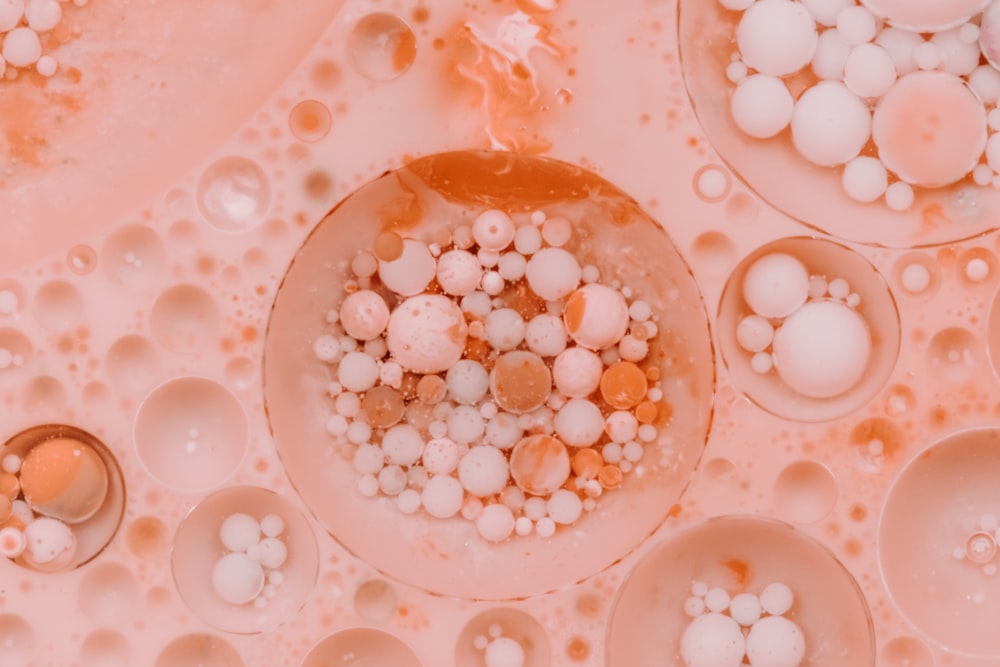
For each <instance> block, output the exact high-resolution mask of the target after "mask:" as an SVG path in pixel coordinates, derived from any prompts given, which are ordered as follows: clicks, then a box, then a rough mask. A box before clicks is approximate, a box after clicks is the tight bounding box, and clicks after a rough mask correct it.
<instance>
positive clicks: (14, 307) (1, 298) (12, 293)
mask: <svg viewBox="0 0 1000 667" xmlns="http://www.w3.org/2000/svg"><path fill="white" fill-rule="evenodd" d="M27 303H28V291H27V290H26V289H24V286H23V285H21V283H19V282H17V281H16V280H14V279H12V278H2V279H0V318H4V317H15V318H16V317H19V316H20V314H21V312H22V311H23V310H24V306H25V305H26V304H27Z"/></svg>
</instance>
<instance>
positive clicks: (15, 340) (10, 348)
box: [0, 328, 34, 378]
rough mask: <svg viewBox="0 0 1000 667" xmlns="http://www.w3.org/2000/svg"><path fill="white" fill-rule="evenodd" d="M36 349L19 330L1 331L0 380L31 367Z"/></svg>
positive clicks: (6, 329)
mask: <svg viewBox="0 0 1000 667" xmlns="http://www.w3.org/2000/svg"><path fill="white" fill-rule="evenodd" d="M33 351H34V348H33V347H32V346H31V341H30V340H29V339H28V337H27V336H25V335H24V334H23V333H21V332H20V331H18V330H17V329H9V328H3V329H0V378H2V377H3V376H4V375H8V374H10V375H13V374H14V372H15V371H18V370H20V369H24V368H28V367H30V366H31V361H32V356H33V355H32V353H33Z"/></svg>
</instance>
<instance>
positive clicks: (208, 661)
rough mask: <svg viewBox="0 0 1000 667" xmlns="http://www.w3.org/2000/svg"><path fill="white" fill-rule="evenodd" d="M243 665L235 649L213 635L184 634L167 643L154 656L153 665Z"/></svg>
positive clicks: (204, 666)
mask: <svg viewBox="0 0 1000 667" xmlns="http://www.w3.org/2000/svg"><path fill="white" fill-rule="evenodd" d="M193 665H197V666H198V667H244V665H245V663H244V662H243V658H241V657H240V654H239V653H237V651H236V649H234V648H233V647H232V645H230V644H229V642H227V641H226V640H224V639H222V638H220V637H216V636H215V635H209V634H203V633H195V634H190V635H184V636H182V637H178V638H177V639H175V640H173V641H172V642H170V643H169V644H167V646H166V648H164V649H163V650H162V651H161V652H160V655H159V656H157V658H156V663H155V667H192V666H193Z"/></svg>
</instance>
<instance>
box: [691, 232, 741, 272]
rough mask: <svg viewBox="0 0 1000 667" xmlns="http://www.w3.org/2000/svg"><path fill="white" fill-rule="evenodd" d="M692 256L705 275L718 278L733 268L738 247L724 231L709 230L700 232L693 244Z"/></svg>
mask: <svg viewBox="0 0 1000 667" xmlns="http://www.w3.org/2000/svg"><path fill="white" fill-rule="evenodd" d="M691 258H692V263H694V264H695V265H696V266H697V267H698V268H699V269H701V270H702V271H703V272H704V273H705V275H707V276H710V277H716V278H717V277H719V276H724V275H726V274H727V273H728V272H729V271H730V270H732V268H733V265H734V264H735V263H736V247H735V246H734V245H733V242H732V240H731V239H730V238H729V237H728V236H726V235H725V234H723V233H722V232H718V231H714V230H712V231H707V232H703V233H702V234H699V235H698V237H697V238H696V239H695V240H694V243H692V244H691Z"/></svg>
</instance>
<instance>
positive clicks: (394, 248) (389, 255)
mask: <svg viewBox="0 0 1000 667" xmlns="http://www.w3.org/2000/svg"><path fill="white" fill-rule="evenodd" d="M372 250H374V252H375V256H376V257H378V258H379V259H380V260H382V261H383V262H391V261H393V260H396V259H399V258H400V256H401V255H402V254H403V239H402V237H401V236H400V235H399V234H397V233H396V232H382V233H381V234H379V235H378V236H376V237H375V244H374V247H373V248H372Z"/></svg>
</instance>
